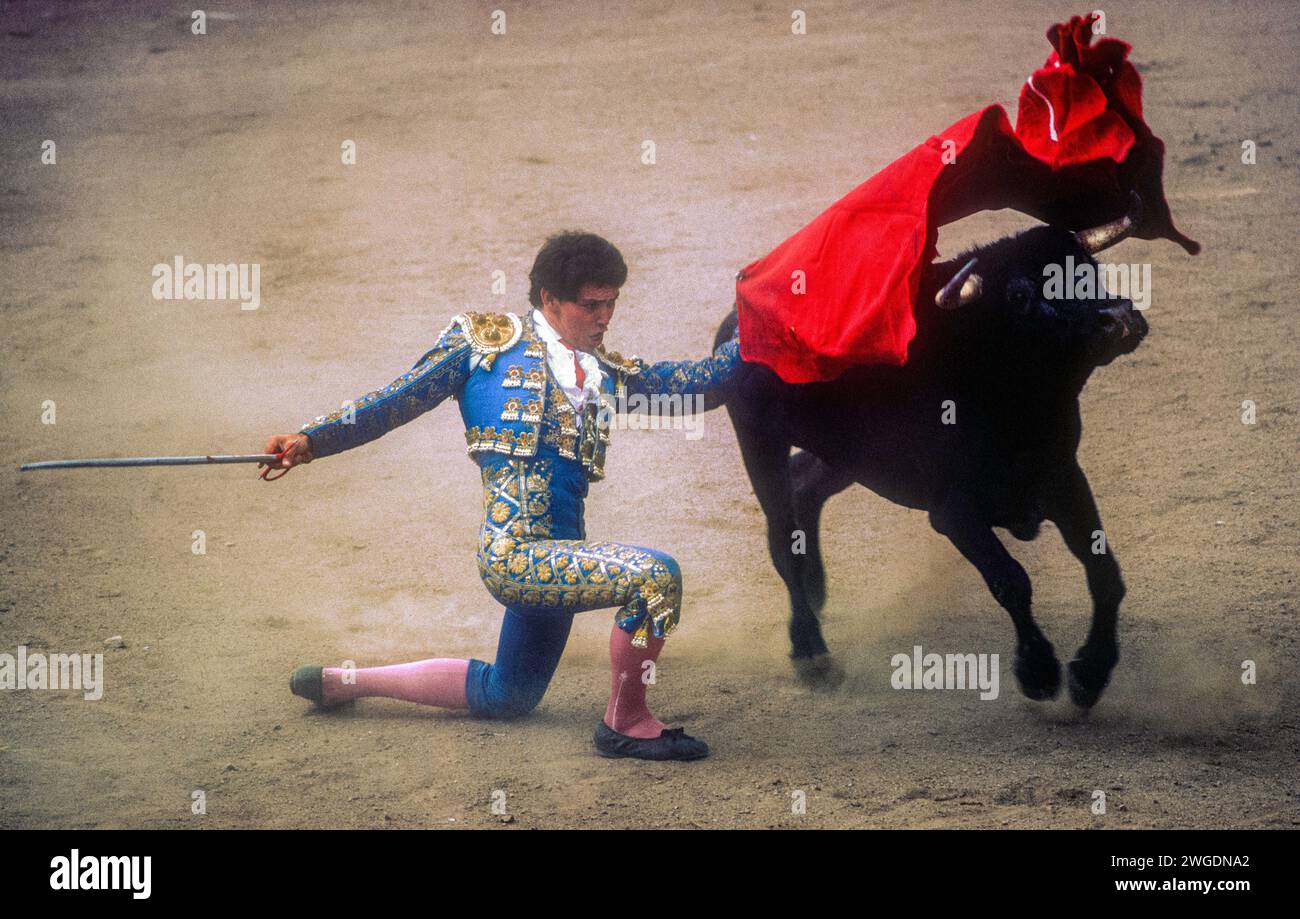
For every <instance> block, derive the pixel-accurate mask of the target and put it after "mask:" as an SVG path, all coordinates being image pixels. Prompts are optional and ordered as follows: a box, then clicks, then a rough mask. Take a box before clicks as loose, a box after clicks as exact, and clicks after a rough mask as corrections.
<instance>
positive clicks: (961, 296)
mask: <svg viewBox="0 0 1300 919" xmlns="http://www.w3.org/2000/svg"><path fill="white" fill-rule="evenodd" d="M976 261H977V259H971V260H970V261H969V262H967V263H966V264H965V265H963V266H962V267H961V270H960V271H958V272H957V273H956V274H954V275H953V276H952V280H951V281H949V282H948V283H947V284H945V285H944V286H943V290H941V291H939V292H938V293H937V294H935V296H934V305H935V306H937V307H939V309H943V310H955V309H957V308H958V307H962V306H965V305H966V304H967V303H970V302H971V301H972V300H974V299H975V298H976V297H978V296H979V295H980V292H981V291H982V290H983V289H984V279H983V278H981V277H980V276H979V275H977V274H976V273H975V262H976Z"/></svg>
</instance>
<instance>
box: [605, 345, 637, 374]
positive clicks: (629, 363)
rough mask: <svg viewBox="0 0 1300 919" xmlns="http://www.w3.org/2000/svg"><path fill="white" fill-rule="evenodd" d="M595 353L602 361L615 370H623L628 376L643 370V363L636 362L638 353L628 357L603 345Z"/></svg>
mask: <svg viewBox="0 0 1300 919" xmlns="http://www.w3.org/2000/svg"><path fill="white" fill-rule="evenodd" d="M593 353H594V354H595V355H596V357H597V359H599V360H600V361H601V362H602V363H605V364H608V365H609V366H610V367H613V368H614V369H615V370H621V371H623V372H624V373H626V374H627V375H628V376H635V375H636V374H638V373H640V372H641V365H640V364H638V363H637V362H636V355H633V356H632V357H631V358H626V357H624V356H623V355H621V354H619V353H618V352H617V351H606V350H605V347H604V346H603V345H602V346H601V347H599V348H597V349H596V350H595V351H594V352H593Z"/></svg>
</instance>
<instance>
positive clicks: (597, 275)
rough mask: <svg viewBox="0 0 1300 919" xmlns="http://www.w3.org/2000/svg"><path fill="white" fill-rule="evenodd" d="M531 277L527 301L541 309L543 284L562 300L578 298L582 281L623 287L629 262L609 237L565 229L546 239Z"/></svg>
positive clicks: (604, 285)
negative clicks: (625, 260)
mask: <svg viewBox="0 0 1300 919" xmlns="http://www.w3.org/2000/svg"><path fill="white" fill-rule="evenodd" d="M528 280H529V282H530V283H531V286H530V288H529V290H528V301H529V302H530V303H532V305H533V306H535V307H537V308H538V309H541V307H542V288H543V287H545V288H546V289H547V290H549V291H550V292H551V296H553V297H557V298H559V299H560V300H577V299H578V291H580V290H581V289H582V285H583V284H599V285H600V286H602V287H622V286H623V282H624V281H626V280H627V263H626V262H624V261H623V255H622V254H621V253H620V252H619V251H618V249H617V248H615V246H614V244H613V243H611V242H609V241H608V240H606V239H603V238H601V237H599V236H597V235H596V234H595V233H581V232H577V231H575V230H566V231H564V232H563V233H557V234H555V235H554V236H552V237H551V238H550V239H548V240H546V244H545V245H543V246H542V248H541V251H540V252H538V253H537V258H536V259H535V260H534V261H533V270H532V271H530V272H528Z"/></svg>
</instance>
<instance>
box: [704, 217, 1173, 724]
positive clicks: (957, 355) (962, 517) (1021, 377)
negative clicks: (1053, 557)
mask: <svg viewBox="0 0 1300 919" xmlns="http://www.w3.org/2000/svg"><path fill="white" fill-rule="evenodd" d="M1135 219H1136V214H1132V215H1130V216H1129V217H1126V218H1123V219H1121V220H1120V221H1116V222H1115V223H1113V224H1108V225H1107V226H1105V227H1098V228H1094V229H1092V230H1087V231H1082V232H1079V233H1069V232H1067V231H1065V230H1061V229H1058V228H1054V227H1050V226H1041V227H1036V228H1034V229H1031V230H1028V231H1025V232H1023V233H1020V234H1018V235H1016V236H1013V237H1010V238H1007V239H1003V240H1000V241H998V242H996V243H993V244H991V245H988V246H983V247H980V248H979V249H976V250H974V251H973V252H972V253H969V254H967V255H965V256H962V257H961V258H959V259H957V260H954V261H951V262H944V263H936V264H934V265H931V266H930V267H929V268H928V269H927V271H926V273H925V274H924V277H923V279H922V282H921V293H920V296H919V297H918V303H919V304H920V306H919V307H918V308H917V311H916V314H917V315H916V320H917V332H916V337H915V339H914V340H913V342H912V345H911V348H910V352H909V357H908V361H907V363H906V364H905V365H904V366H902V367H893V366H863V367H858V368H854V369H851V370H849V371H847V372H846V373H844V374H843V375H842V376H840V377H839V378H837V379H835V380H833V381H831V382H819V383H806V384H792V383H785V382H783V381H782V380H781V379H780V378H779V377H778V376H777V375H776V374H775V373H774V372H773V371H772V370H771V369H769V368H768V367H766V366H763V365H760V364H755V363H749V362H746V363H745V364H743V366H742V368H741V370H740V372H739V373H738V375H737V377H736V383H735V386H734V388H733V389H731V390H730V392H729V393H728V395H727V398H726V406H727V410H728V412H729V413H730V415H731V419H732V422H733V424H734V425H735V429H736V435H737V438H738V440H739V444H740V450H741V454H742V456H743V458H744V463H745V468H746V470H747V472H748V473H749V478H750V481H751V483H752V484H753V487H754V492H755V494H756V495H757V497H758V500H759V503H760V505H761V506H762V508H763V513H764V514H765V515H766V517H767V535H768V549H769V551H770V552H771V555H772V561H773V563H774V564H775V565H776V569H777V571H778V572H779V573H780V575H781V578H782V579H783V580H784V581H785V584H786V587H787V588H788V589H789V592H790V607H791V618H790V641H791V644H792V653H791V657H792V659H793V662H794V665H795V669H796V671H797V673H798V674H799V677H800V678H801V679H802V680H803V681H804V682H806V683H808V684H809V685H812V686H826V685H831V686H833V685H835V684H837V683H838V682H839V681H840V679H842V672H841V671H840V669H839V667H838V666H837V665H836V664H835V663H834V661H833V659H832V658H831V656H830V654H829V652H828V650H827V647H826V643H825V641H824V640H823V638H822V634H821V626H820V624H819V622H818V618H817V614H818V612H819V611H820V610H821V608H822V606H823V604H824V602H825V598H826V575H825V569H824V567H823V563H822V557H821V551H820V544H819V532H818V527H819V521H820V517H821V511H822V507H823V505H824V504H825V503H826V501H827V499H829V498H830V497H831V496H832V495H834V494H836V493H838V492H840V491H843V490H844V489H845V488H847V487H848V486H849V485H851V484H853V483H855V482H857V483H860V484H862V485H865V486H866V487H867V488H869V489H871V490H872V491H874V492H876V493H877V494H879V495H880V496H881V497H884V498H887V499H888V500H890V501H892V502H894V503H896V504H900V505H903V506H905V507H912V508H916V509H918V510H924V511H927V512H928V513H929V519H930V524H931V526H933V527H934V529H935V530H936V531H938V532H939V533H942V534H943V535H944V536H946V537H947V538H948V539H949V540H950V541H951V542H952V544H953V545H954V546H955V547H956V548H957V551H959V552H960V553H961V554H962V555H963V556H965V557H966V559H967V560H968V561H970V563H971V564H972V565H974V566H975V567H976V568H977V569H978V570H979V573H980V574H981V575H982V576H983V578H984V581H985V583H986V584H987V585H988V589H989V591H990V592H991V593H992V594H993V598H994V599H995V600H996V601H997V602H998V603H999V604H1000V605H1001V606H1002V607H1003V608H1004V609H1005V610H1006V611H1007V612H1008V613H1010V614H1011V621H1012V624H1013V625H1014V626H1015V630H1016V641H1017V645H1016V655H1015V665H1014V670H1015V674H1016V678H1017V680H1018V681H1019V683H1020V687H1021V690H1022V691H1023V692H1024V694H1025V695H1026V696H1028V697H1029V698H1031V699H1046V698H1053V697H1055V696H1056V695H1057V693H1058V692H1059V691H1060V684H1061V668H1060V663H1059V662H1058V661H1057V658H1056V654H1055V652H1054V650H1053V648H1052V645H1051V643H1050V642H1049V641H1048V640H1047V638H1046V637H1045V636H1044V635H1043V633H1042V632H1041V631H1040V630H1039V628H1038V625H1037V624H1036V623H1035V622H1034V618H1033V611H1032V604H1031V600H1032V588H1031V584H1030V580H1029V575H1028V574H1026V573H1025V569H1024V568H1023V567H1021V565H1020V563H1019V562H1017V561H1016V560H1015V558H1013V557H1012V556H1011V554H1010V553H1009V552H1008V551H1007V549H1006V547H1005V546H1004V545H1003V544H1002V541H1001V540H1000V539H999V538H998V536H997V535H996V534H995V533H994V531H993V530H994V527H1002V528H1005V529H1007V530H1009V531H1010V532H1011V534H1012V535H1013V536H1015V537H1016V538H1017V539H1021V540H1030V539H1033V538H1034V537H1035V536H1037V534H1038V531H1039V527H1040V525H1041V524H1042V522H1043V521H1044V520H1050V521H1052V523H1054V524H1055V525H1056V527H1057V528H1058V529H1059V530H1060V533H1061V535H1062V537H1063V538H1064V540H1065V544H1066V545H1067V546H1068V547H1069V549H1070V551H1071V552H1072V553H1073V554H1074V556H1075V557H1076V558H1077V559H1078V560H1079V561H1080V563H1082V565H1083V568H1084V571H1085V572H1086V574H1087V581H1088V590H1089V592H1090V593H1091V595H1092V602H1093V615H1092V625H1091V628H1090V630H1089V633H1088V637H1087V640H1086V641H1085V642H1084V644H1083V646H1082V647H1081V648H1080V649H1079V651H1078V653H1077V654H1076V655H1075V657H1074V659H1073V660H1072V661H1070V665H1069V689H1070V697H1071V699H1072V700H1073V701H1074V703H1075V704H1076V705H1079V706H1082V707H1084V708H1088V707H1091V706H1092V705H1093V704H1095V703H1096V701H1097V699H1098V698H1099V697H1100V696H1101V693H1102V690H1103V689H1104V688H1105V687H1106V684H1107V682H1108V681H1109V679H1110V673H1111V670H1112V668H1113V667H1114V666H1115V663H1116V662H1117V661H1118V659H1119V646H1118V642H1117V639H1116V624H1117V619H1118V614H1119V605H1120V601H1121V600H1122V599H1123V598H1124V582H1123V580H1122V578H1121V577H1120V570H1119V565H1118V563H1117V562H1116V560H1115V555H1114V551H1113V548H1112V546H1111V544H1110V542H1109V540H1108V539H1106V536H1105V533H1104V530H1103V528H1102V523H1101V517H1100V516H1099V515H1098V512H1097V505H1096V502H1095V501H1094V500H1093V495H1092V490H1091V488H1090V487H1089V485H1088V479H1087V476H1085V475H1084V472H1083V470H1082V469H1081V468H1080V467H1079V463H1078V461H1077V459H1076V451H1077V448H1078V445H1079V439H1080V436H1081V433H1082V424H1081V420H1080V415H1079V402H1078V396H1079V392H1080V390H1081V389H1082V388H1083V385H1084V383H1085V382H1086V381H1087V379H1088V376H1089V375H1090V374H1091V372H1092V371H1093V369H1095V368H1096V367H1098V366H1101V365H1103V364H1106V363H1109V362H1110V361H1111V360H1113V359H1115V358H1116V357H1117V356H1119V355H1121V354H1125V353H1128V352H1130V351H1132V350H1133V349H1134V348H1136V347H1137V345H1138V344H1139V343H1140V342H1141V340H1142V339H1143V338H1144V337H1145V335H1146V332H1147V324H1146V321H1145V320H1144V319H1143V317H1142V315H1141V314H1140V313H1139V312H1137V311H1135V310H1134V309H1133V305H1132V303H1131V302H1130V301H1128V300H1126V299H1115V298H1112V297H1108V296H1107V295H1106V294H1104V293H1101V294H1100V295H1099V296H1096V297H1086V298H1084V299H1074V298H1069V297H1066V298H1058V297H1053V298H1052V299H1047V298H1046V297H1045V296H1044V269H1045V267H1046V266H1049V265H1064V264H1065V260H1066V258H1067V256H1073V258H1074V263H1075V264H1076V265H1077V264H1088V265H1091V266H1093V267H1095V266H1096V262H1095V261H1094V260H1093V259H1092V254H1093V253H1096V252H1098V251H1100V250H1101V249H1102V248H1105V247H1106V246H1108V245H1112V244H1114V243H1115V242H1117V241H1118V240H1119V239H1121V238H1123V237H1124V236H1126V235H1128V234H1129V233H1130V232H1131V231H1132V225H1133V222H1134V220H1135ZM972 256H974V265H973V267H972V264H971V258H972ZM736 321H737V320H736V313H735V312H734V311H733V312H732V313H731V315H729V316H728V317H727V319H726V320H724V321H723V323H722V326H721V328H720V329H719V331H718V336H717V342H718V343H721V342H723V341H726V340H727V339H728V338H730V337H731V335H732V331H733V330H734V328H735V325H736ZM791 448H798V452H795V453H793V455H792V454H791ZM798 531H801V532H802V534H803V545H802V547H801V548H802V549H803V550H804V551H802V552H798V551H795V550H796V549H797V548H800V546H799V545H798V540H797V539H796V534H797V532H798Z"/></svg>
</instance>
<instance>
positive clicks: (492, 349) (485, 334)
mask: <svg viewBox="0 0 1300 919" xmlns="http://www.w3.org/2000/svg"><path fill="white" fill-rule="evenodd" d="M451 321H452V323H453V324H459V325H460V327H461V328H462V329H463V330H464V331H465V337H466V338H467V339H469V344H470V347H471V348H473V349H474V350H475V351H477V352H478V353H479V354H499V353H500V352H502V351H505V350H506V349H507V348H510V347H512V346H513V345H514V344H515V342H517V341H519V337H520V336H521V335H523V332H524V324H523V322H522V321H521V320H520V319H519V317H518V316H516V315H515V314H514V313H473V312H465V313H461V314H459V315H457V316H454V317H453V318H452V320H451Z"/></svg>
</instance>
